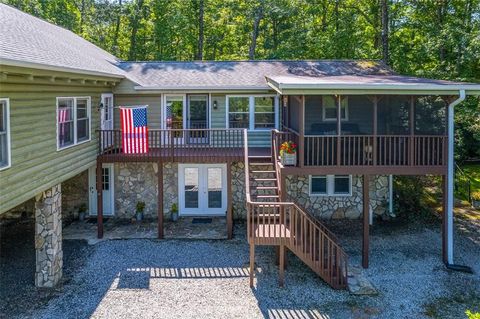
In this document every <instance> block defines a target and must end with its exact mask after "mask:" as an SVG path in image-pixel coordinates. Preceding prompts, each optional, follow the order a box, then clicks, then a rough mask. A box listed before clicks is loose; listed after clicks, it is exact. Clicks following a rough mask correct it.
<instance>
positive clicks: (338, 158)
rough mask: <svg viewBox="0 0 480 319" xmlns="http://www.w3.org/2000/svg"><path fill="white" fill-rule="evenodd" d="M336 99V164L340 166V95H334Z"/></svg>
mask: <svg viewBox="0 0 480 319" xmlns="http://www.w3.org/2000/svg"><path fill="white" fill-rule="evenodd" d="M336 101H337V166H340V164H341V163H340V158H341V156H342V153H341V152H340V148H341V147H342V145H341V141H340V135H341V134H342V124H341V120H342V101H341V97H340V95H337V96H336Z"/></svg>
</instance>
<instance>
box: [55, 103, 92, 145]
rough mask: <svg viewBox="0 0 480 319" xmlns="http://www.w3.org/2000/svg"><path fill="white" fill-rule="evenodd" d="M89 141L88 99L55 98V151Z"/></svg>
mask: <svg viewBox="0 0 480 319" xmlns="http://www.w3.org/2000/svg"><path fill="white" fill-rule="evenodd" d="M89 140H90V97H66V98H63V97H62V98H57V149H59V150H60V149H63V148H66V147H69V146H72V145H77V144H80V143H82V142H86V141H89Z"/></svg>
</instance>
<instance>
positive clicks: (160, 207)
mask: <svg viewBox="0 0 480 319" xmlns="http://www.w3.org/2000/svg"><path fill="white" fill-rule="evenodd" d="M157 165H158V170H157V184H158V186H157V187H158V194H157V218H158V221H157V222H158V225H157V227H158V239H163V162H161V161H159V162H158V163H157Z"/></svg>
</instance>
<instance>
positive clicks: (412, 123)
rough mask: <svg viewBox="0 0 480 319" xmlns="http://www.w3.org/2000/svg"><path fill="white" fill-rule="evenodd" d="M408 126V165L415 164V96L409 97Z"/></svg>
mask: <svg viewBox="0 0 480 319" xmlns="http://www.w3.org/2000/svg"><path fill="white" fill-rule="evenodd" d="M409 128H410V132H409V133H410V143H409V145H410V166H414V165H415V148H416V147H415V145H414V144H415V97H414V96H411V97H410V118H409Z"/></svg>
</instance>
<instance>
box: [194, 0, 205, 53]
mask: <svg viewBox="0 0 480 319" xmlns="http://www.w3.org/2000/svg"><path fill="white" fill-rule="evenodd" d="M203 12H204V0H200V3H199V8H198V43H197V53H196V54H195V60H203V38H204V35H203V25H204V19H203Z"/></svg>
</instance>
